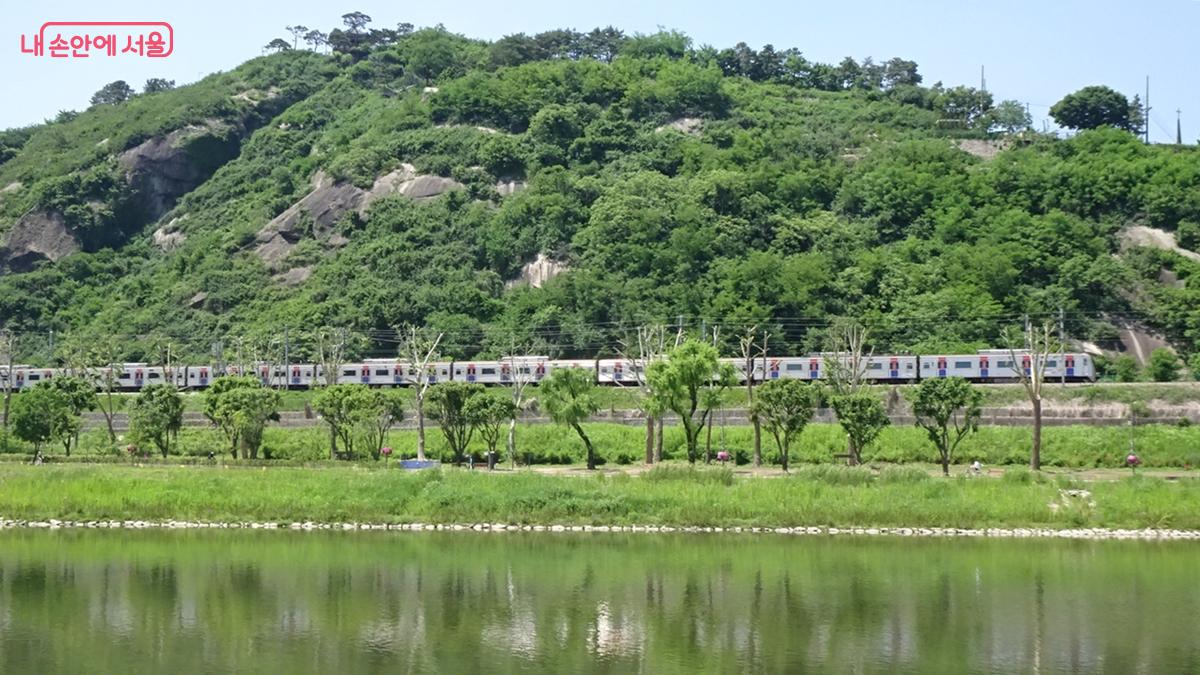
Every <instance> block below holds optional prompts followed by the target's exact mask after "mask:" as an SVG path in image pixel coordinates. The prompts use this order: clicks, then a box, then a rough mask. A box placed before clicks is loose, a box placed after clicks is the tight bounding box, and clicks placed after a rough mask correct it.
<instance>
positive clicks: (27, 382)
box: [0, 350, 1096, 392]
mask: <svg viewBox="0 0 1200 675" xmlns="http://www.w3.org/2000/svg"><path fill="white" fill-rule="evenodd" d="M834 358H837V357H835V356H831V355H828V354H813V355H809V356H767V357H759V358H757V359H755V360H754V364H753V368H752V369H751V370H752V373H751V374H750V376H751V377H753V378H754V381H755V382H766V381H769V380H778V379H799V380H809V381H818V382H819V381H821V380H825V379H828V377H829V371H828V369H827V367H826V366H827V364H828V363H829V362H830V361H831V359H834ZM1017 360H1019V361H1020V363H1019V364H1018V363H1014V361H1013V357H1012V355H1011V354H1010V353H1009V352H1008V351H1007V350H982V351H980V352H978V353H976V354H945V355H930V356H914V355H881V356H880V355H873V356H870V357H864V358H863V367H862V376H863V378H864V379H865V380H866V381H868V382H871V383H875V384H911V383H915V382H920V381H921V380H926V379H931V378H941V377H961V378H964V379H966V380H968V381H971V382H977V383H982V384H989V383H1000V382H1016V381H1019V379H1020V375H1019V372H1018V370H1017V368H1021V369H1023V370H1025V372H1026V373H1028V372H1029V371H1030V369H1031V366H1032V357H1031V355H1030V354H1027V353H1024V354H1023V353H1019V352H1018V353H1017ZM721 361H722V362H724V363H728V364H730V365H732V366H733V368H734V372H735V373H736V376H737V379H738V382H739V383H741V384H744V383H745V382H746V378H747V372H746V371H747V368H746V364H745V362H744V361H743V360H741V359H728V358H727V359H721ZM563 368H585V369H588V370H590V371H592V373H593V374H594V377H595V381H596V384H599V385H610V386H633V385H637V384H638V383H639V382H640V381H641V380H642V379H643V378H642V373H641V371H640V369H641V364H640V363H639V362H637V361H635V360H630V359H622V358H615V359H612V358H610V359H551V358H549V357H545V356H520V357H511V358H510V357H506V358H503V359H500V360H494V361H486V360H478V361H474V360H464V361H438V362H436V363H431V364H429V365H428V366H427V368H426V372H425V373H423V374H422V373H418V372H416V370H417V369H416V368H415V367H414V366H413V365H411V364H410V363H408V362H406V361H404V360H402V359H365V360H361V361H357V362H354V363H345V364H342V365H341V366H339V368H338V370H339V372H338V373H337V376H336V381H337V382H338V383H339V384H365V385H369V386H372V387H396V386H401V387H402V386H409V385H411V384H414V383H416V382H424V381H427V382H430V383H437V382H451V381H456V382H476V383H479V384H485V385H510V384H514V383H517V382H527V383H530V384H536V383H537V382H538V381H540V380H541V379H543V378H545V377H546V376H548V375H549V374H550V373H551V372H553V371H555V370H559V369H563ZM70 372H71V371H69V370H67V369H62V368H36V367H32V366H24V365H15V366H13V367H12V373H11V375H12V377H13V381H12V383H11V384H9V382H8V378H9V375H10V373H9V369H8V368H6V367H3V366H0V385H3V386H4V387H5V388H9V387H11V389H12V390H16V391H20V390H22V389H28V388H30V387H34V386H36V385H37V384H38V383H39V382H43V381H46V380H50V379H53V378H55V377H61V376H62V375H66V374H70ZM1044 372H1045V378H1046V379H1047V380H1052V381H1060V380H1061V381H1065V382H1094V381H1095V379H1096V368H1095V362H1094V361H1093V359H1092V357H1091V356H1090V355H1088V354H1084V353H1058V354H1051V355H1050V356H1048V357H1047V358H1046V363H1045V368H1044ZM225 375H235V376H236V375H249V376H252V377H257V378H259V379H260V380H261V381H262V383H263V385H265V386H270V387H281V388H289V389H307V388H310V387H313V386H319V385H322V384H324V383H326V382H327V381H328V378H326V373H325V369H324V367H323V366H322V365H319V364H312V363H292V364H267V363H256V364H251V365H246V366H244V367H242V366H237V365H228V366H223V367H219V366H215V365H199V366H191V365H187V366H161V365H150V364H146V363H123V364H114V365H113V366H112V367H110V368H101V369H94V370H91V371H89V375H88V376H89V377H91V378H92V379H93V380H95V381H96V386H97V389H101V388H107V387H105V386H104V383H107V382H111V383H112V388H113V389H114V390H118V391H126V392H135V391H140V390H141V389H143V388H144V387H146V386H149V385H152V384H168V383H169V384H173V385H175V386H176V387H178V388H180V389H197V390H198V389H205V388H207V387H208V386H209V385H210V384H212V382H213V380H215V379H216V378H218V377H222V376H225Z"/></svg>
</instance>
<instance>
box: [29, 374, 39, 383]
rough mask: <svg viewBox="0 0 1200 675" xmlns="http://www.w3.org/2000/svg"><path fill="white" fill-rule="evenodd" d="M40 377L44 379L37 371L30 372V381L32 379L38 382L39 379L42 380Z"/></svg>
mask: <svg viewBox="0 0 1200 675" xmlns="http://www.w3.org/2000/svg"><path fill="white" fill-rule="evenodd" d="M40 379H42V376H41V375H38V374H36V373H30V374H29V381H30V382H37V381H38V380H40Z"/></svg>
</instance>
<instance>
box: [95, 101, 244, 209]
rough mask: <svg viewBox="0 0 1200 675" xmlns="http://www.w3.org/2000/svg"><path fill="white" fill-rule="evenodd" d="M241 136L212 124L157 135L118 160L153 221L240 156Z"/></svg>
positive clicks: (142, 206) (230, 127)
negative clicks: (219, 168)
mask: <svg viewBox="0 0 1200 675" xmlns="http://www.w3.org/2000/svg"><path fill="white" fill-rule="evenodd" d="M239 138H240V133H239V132H238V130H236V129H235V128H233V127H232V126H230V125H227V124H223V123H219V122H209V123H206V124H203V125H192V126H188V127H184V128H182V129H176V130H175V131H172V132H171V133H169V134H167V135H166V136H155V137H154V138H151V139H149V140H147V141H145V142H143V143H142V144H141V145H138V146H137V147H134V148H131V149H129V150H126V151H125V152H123V153H121V155H120V157H118V159H117V161H118V163H119V164H120V166H121V169H122V170H123V171H124V172H125V178H126V180H127V181H128V182H129V185H130V186H131V187H132V188H133V190H134V195H135V196H134V199H135V202H136V203H137V205H138V206H139V207H140V208H141V209H142V211H143V212H144V213H145V215H146V218H147V220H149V221H151V222H153V221H155V220H158V219H159V218H161V217H162V215H163V214H164V213H166V212H167V211H169V210H171V208H172V207H174V206H175V202H176V201H177V200H178V199H179V198H180V197H182V196H183V195H185V194H187V193H188V192H191V191H192V190H193V189H195V188H196V187H197V186H199V185H200V183H203V182H204V181H205V180H207V179H208V177H209V176H211V175H212V174H213V172H215V171H216V170H217V168H218V167H220V166H221V165H222V164H224V163H225V162H227V161H229V160H230V159H233V158H234V157H235V156H237V152H238V141H239Z"/></svg>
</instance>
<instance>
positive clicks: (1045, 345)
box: [1002, 320, 1061, 471]
mask: <svg viewBox="0 0 1200 675" xmlns="http://www.w3.org/2000/svg"><path fill="white" fill-rule="evenodd" d="M1002 337H1003V339H1004V343H1005V345H1007V347H1008V356H1009V358H1011V359H1012V369H1013V371H1014V372H1016V374H1017V379H1019V380H1020V381H1021V385H1022V386H1023V387H1025V395H1026V396H1028V397H1029V403H1030V405H1031V406H1032V407H1033V446H1032V447H1031V448H1030V450H1029V468H1031V469H1033V470H1034V471H1040V470H1041V469H1042V388H1043V386H1044V385H1045V383H1046V366H1047V364H1048V363H1049V362H1050V356H1051V355H1053V354H1055V353H1057V352H1059V351H1060V350H1061V346H1060V345H1059V343H1058V341H1057V340H1056V339H1055V337H1054V331H1053V330H1052V329H1051V326H1050V322H1049V321H1047V322H1045V323H1043V324H1042V326H1041V327H1040V328H1038V327H1035V326H1033V325H1032V324H1031V323H1029V321H1028V320H1026V322H1025V330H1024V331H1023V332H1022V335H1021V337H1023V338H1024V349H1023V350H1018V348H1017V347H1016V345H1017V344H1018V336H1017V334H1016V333H1015V331H1013V330H1012V329H1011V328H1006V329H1005V330H1004V332H1003V334H1002Z"/></svg>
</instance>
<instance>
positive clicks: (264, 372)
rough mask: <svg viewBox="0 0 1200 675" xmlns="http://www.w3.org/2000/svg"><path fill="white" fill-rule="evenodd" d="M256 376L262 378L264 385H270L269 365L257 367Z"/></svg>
mask: <svg viewBox="0 0 1200 675" xmlns="http://www.w3.org/2000/svg"><path fill="white" fill-rule="evenodd" d="M258 378H259V379H260V380H262V383H263V386H264V387H269V386H271V369H270V367H269V366H261V367H259V369H258Z"/></svg>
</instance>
